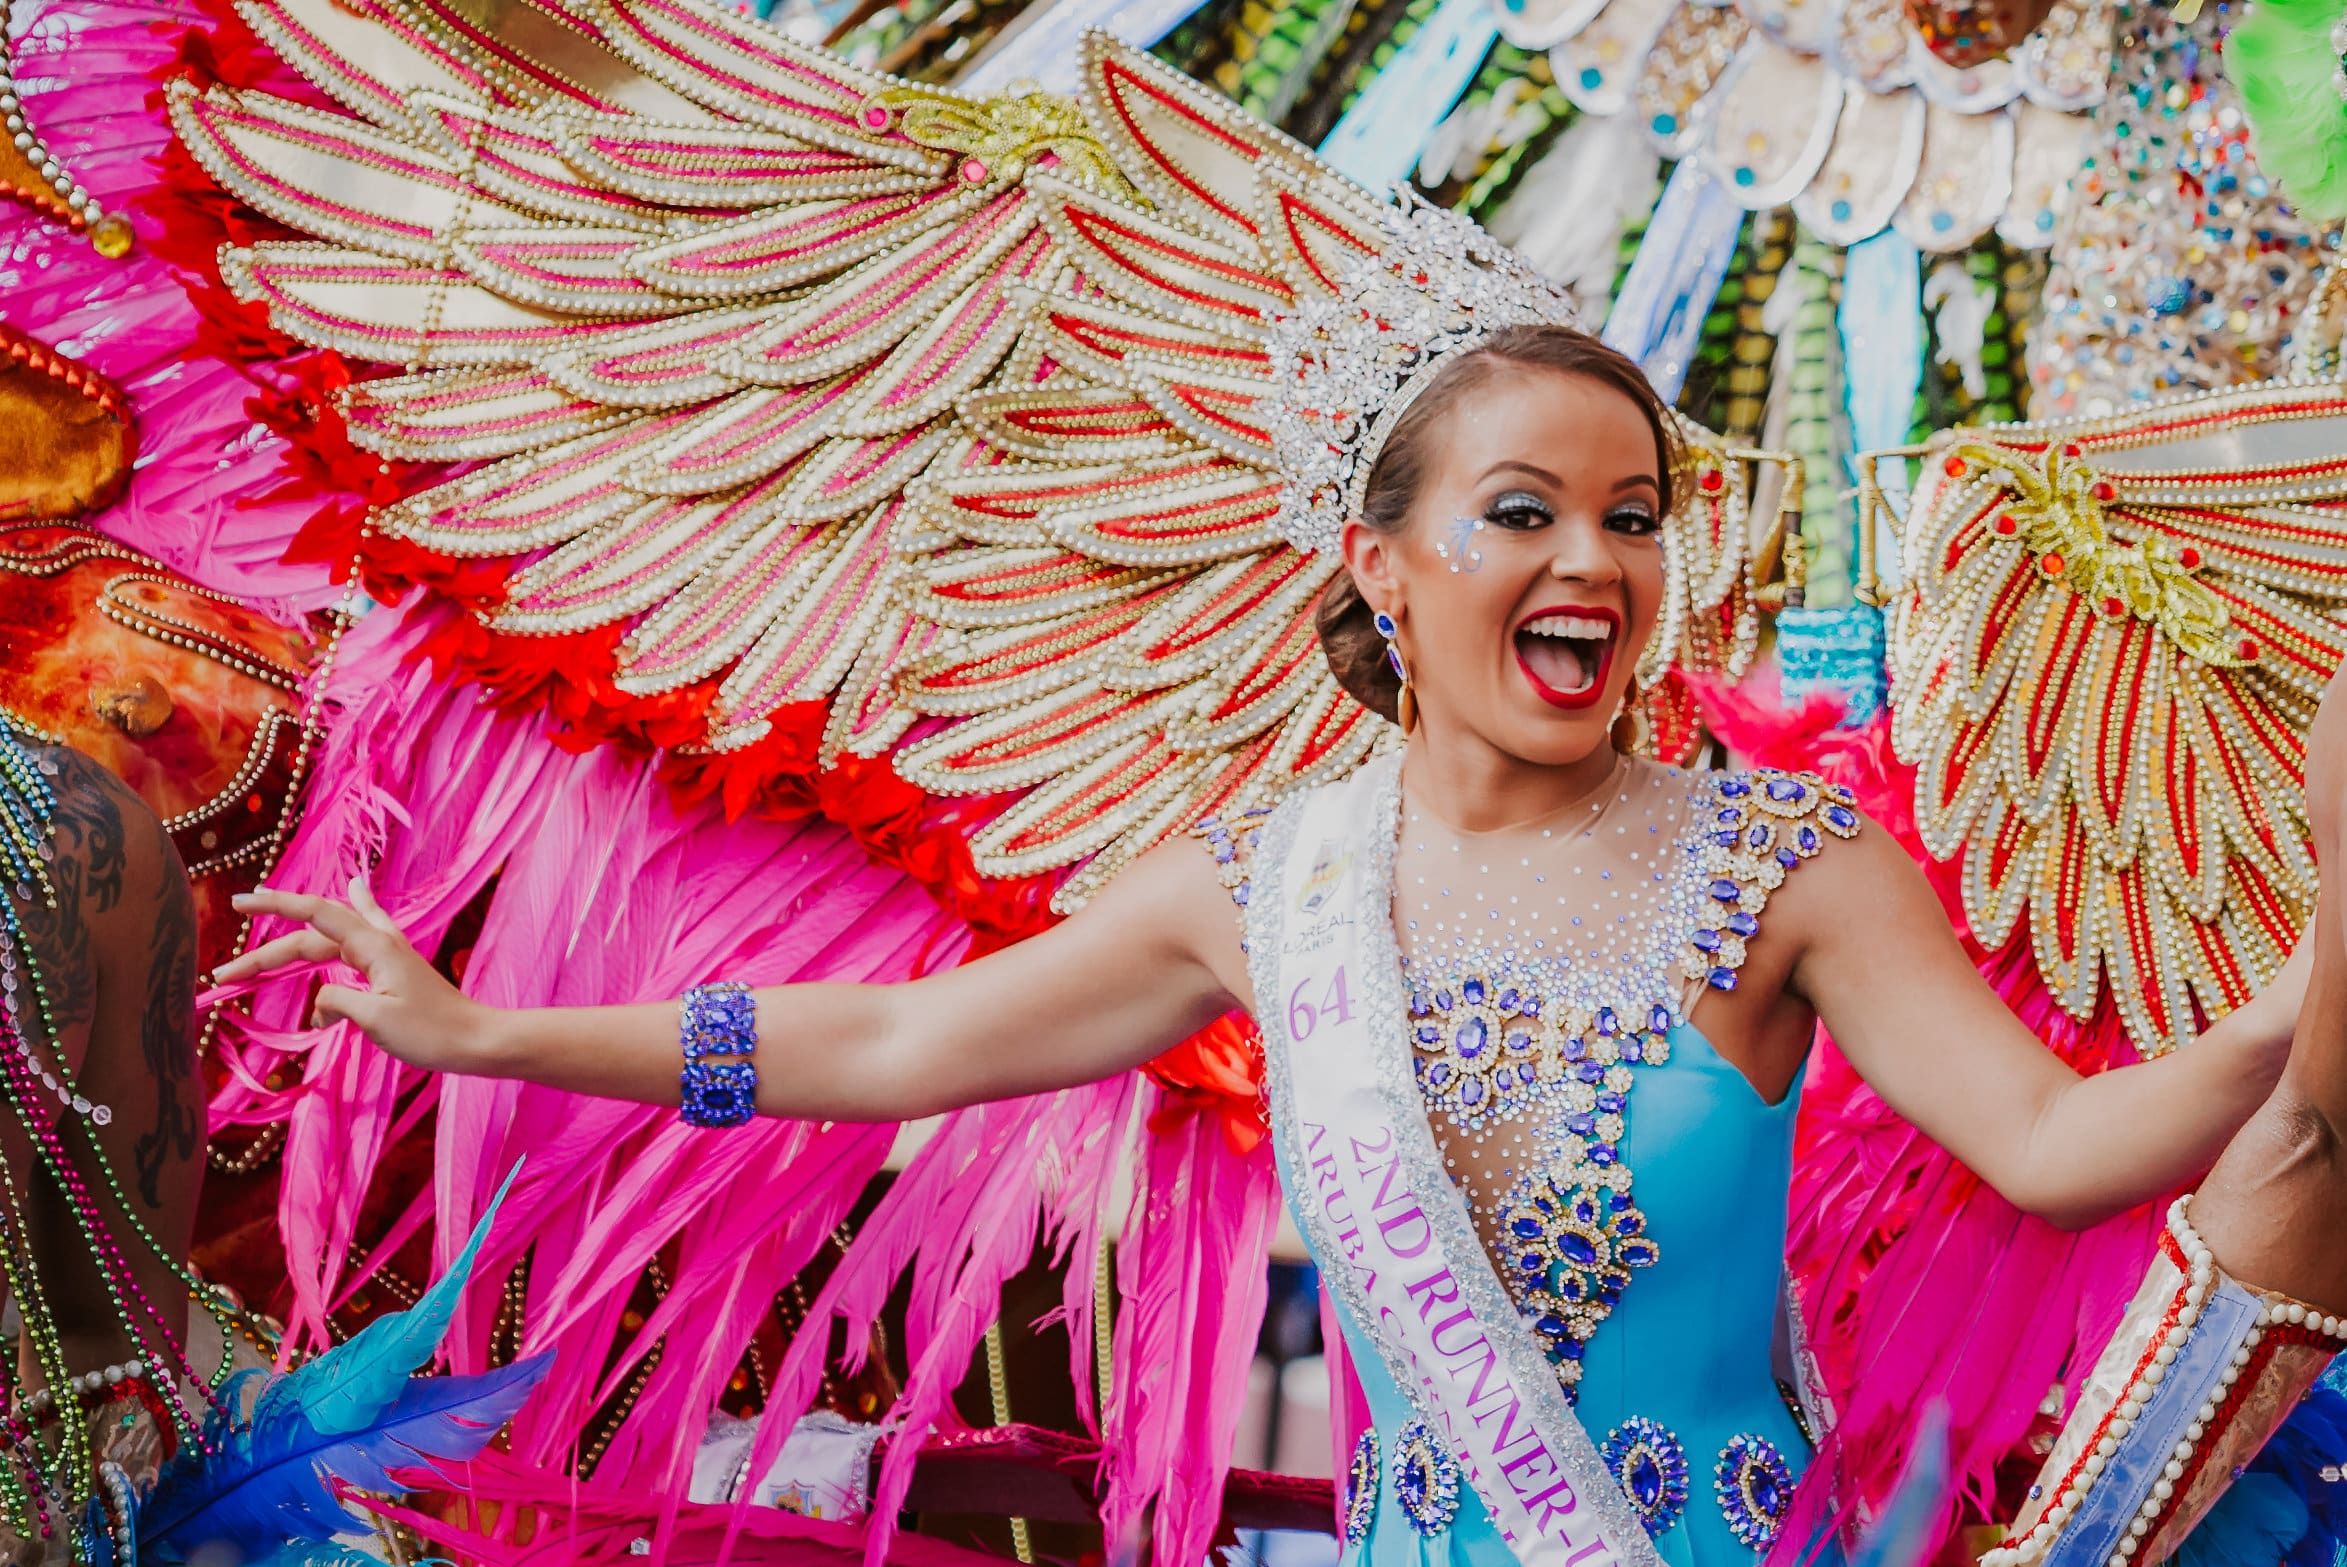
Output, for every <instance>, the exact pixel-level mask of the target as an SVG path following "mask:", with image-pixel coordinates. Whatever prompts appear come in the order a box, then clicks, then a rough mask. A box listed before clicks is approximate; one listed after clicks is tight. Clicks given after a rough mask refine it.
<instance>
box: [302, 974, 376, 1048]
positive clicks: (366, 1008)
mask: <svg viewBox="0 0 2347 1567" xmlns="http://www.w3.org/2000/svg"><path fill="white" fill-rule="evenodd" d="M386 1004H387V1003H386V1001H385V998H384V997H382V996H378V995H376V994H374V993H373V992H372V991H366V990H353V989H351V988H350V987H349V986H348V985H321V986H319V987H318V997H317V999H316V1000H315V1001H313V1002H311V1003H310V1026H311V1027H312V1028H324V1027H325V1026H326V1025H327V1024H329V1023H340V1022H345V1021H347V1022H352V1023H356V1024H357V1025H358V1026H359V1031H360V1032H361V1033H363V1034H366V1035H368V1036H369V1037H371V1038H378V1039H379V1038H380V1036H379V1035H377V1034H376V1029H377V1027H378V1026H380V1025H381V1023H382V1022H383V1009H384V1007H385V1005H386Z"/></svg>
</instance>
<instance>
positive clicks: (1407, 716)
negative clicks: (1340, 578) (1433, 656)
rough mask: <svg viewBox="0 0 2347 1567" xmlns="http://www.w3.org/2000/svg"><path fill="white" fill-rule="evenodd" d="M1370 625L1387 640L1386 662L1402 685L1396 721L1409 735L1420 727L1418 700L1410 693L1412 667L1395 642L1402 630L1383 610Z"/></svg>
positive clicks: (1396, 703) (1371, 618)
mask: <svg viewBox="0 0 2347 1567" xmlns="http://www.w3.org/2000/svg"><path fill="white" fill-rule="evenodd" d="M1369 623H1370V624H1371V625H1373V626H1375V627H1376V628H1377V634H1378V635H1379V636H1381V637H1383V638H1385V661H1386V662H1387V663H1388V664H1391V665H1392V666H1393V671H1394V678H1395V679H1397V680H1399V681H1400V682H1401V683H1402V689H1401V690H1400V691H1399V692H1398V693H1396V694H1395V696H1394V721H1395V722H1396V723H1399V724H1400V725H1401V726H1402V733H1404V734H1408V733H1409V732H1410V731H1411V730H1413V729H1415V728H1417V727H1418V699H1417V697H1415V696H1413V695H1412V694H1411V692H1410V666H1409V665H1407V664H1405V663H1403V662H1402V647H1401V644H1400V643H1398V642H1396V641H1395V640H1394V638H1395V637H1396V636H1398V635H1399V634H1400V633H1401V629H1402V628H1401V627H1400V626H1397V625H1395V624H1394V618H1393V616H1391V615H1389V614H1387V613H1386V612H1385V611H1384V610H1382V609H1381V610H1379V611H1378V612H1377V613H1376V614H1374V615H1372V616H1370V617H1369Z"/></svg>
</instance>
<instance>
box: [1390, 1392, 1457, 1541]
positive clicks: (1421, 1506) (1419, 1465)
mask: <svg viewBox="0 0 2347 1567" xmlns="http://www.w3.org/2000/svg"><path fill="white" fill-rule="evenodd" d="M1393 1483H1394V1500H1395V1501H1396V1502H1398V1503H1400V1504H1401V1508H1402V1516H1403V1517H1404V1518H1405V1519H1407V1520H1409V1524H1410V1527H1411V1528H1413V1529H1415V1530H1417V1531H1418V1532H1419V1533H1420V1534H1422V1535H1437V1534H1440V1533H1442V1532H1443V1530H1445V1529H1448V1528H1449V1527H1450V1526H1451V1520H1452V1519H1454V1518H1456V1517H1458V1516H1459V1461H1458V1460H1457V1459H1455V1458H1453V1457H1451V1453H1450V1449H1449V1448H1447V1447H1445V1446H1443V1445H1442V1443H1441V1442H1440V1441H1438V1440H1437V1439H1436V1438H1435V1435H1434V1432H1433V1431H1431V1430H1430V1429H1428V1427H1427V1424H1426V1422H1425V1421H1423V1420H1413V1421H1411V1422H1410V1423H1409V1424H1408V1425H1406V1426H1404V1427H1402V1430H1401V1435H1400V1436H1399V1437H1397V1438H1396V1439H1395V1441H1394V1456H1393Z"/></svg>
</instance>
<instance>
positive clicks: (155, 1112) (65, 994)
mask: <svg viewBox="0 0 2347 1567" xmlns="http://www.w3.org/2000/svg"><path fill="white" fill-rule="evenodd" d="M41 754H43V755H45V756H47V757H48V758H49V759H50V760H52V761H54V762H55V763H56V764H57V769H58V771H57V777H56V778H55V779H54V780H53V782H54V784H55V786H56V790H57V799H58V807H57V814H56V819H55V820H56V839H55V848H56V859H55V860H54V862H52V864H51V865H50V868H49V869H50V877H51V880H52V881H53V883H54V884H55V887H56V893H57V907H56V908H55V909H54V910H51V909H48V908H46V907H44V906H42V905H40V904H39V903H38V902H35V903H34V904H33V905H31V906H29V907H27V906H24V905H19V913H20V914H21V915H22V916H23V917H24V923H25V929H26V934H27V936H28V937H29V938H30V941H31V945H32V948H33V952H32V956H33V958H34V960H35V962H37V963H38V964H39V965H40V972H41V981H42V986H43V989H44V991H45V993H46V995H47V997H48V1001H49V1008H50V1013H51V1016H52V1017H53V1019H54V1020H55V1023H56V1026H57V1030H58V1035H59V1038H58V1041H57V1043H58V1044H59V1045H60V1046H61V1047H62V1049H63V1054H64V1058H65V1064H66V1065H67V1067H68V1068H69V1069H70V1071H71V1074H72V1079H73V1082H72V1088H73V1091H75V1092H77V1093H79V1094H81V1095H82V1096H83V1097H85V1098H87V1099H88V1100H89V1101H91V1103H92V1104H93V1105H105V1106H107V1107H108V1108H109V1109H110V1110H111V1111H112V1112H113V1113H112V1119H111V1120H110V1122H109V1123H108V1124H107V1125H106V1126H104V1127H103V1128H101V1129H100V1130H99V1134H98V1136H99V1144H100V1148H101V1149H102V1151H103V1155H104V1165H105V1166H106V1167H107V1168H103V1169H102V1168H100V1162H99V1160H98V1159H96V1158H94V1157H93V1156H92V1154H91V1151H90V1146H89V1138H88V1136H87V1134H86V1127H85V1126H83V1125H79V1124H75V1123H77V1122H79V1121H80V1120H81V1118H80V1117H79V1116H76V1115H74V1114H73V1113H72V1112H70V1111H66V1112H65V1114H64V1119H63V1120H61V1121H60V1122H59V1123H58V1124H59V1128H60V1130H61V1131H62V1132H63V1133H64V1139H63V1140H64V1145H65V1147H66V1148H68V1149H69V1150H71V1152H72V1154H73V1157H74V1159H75V1162H76V1164H77V1165H78V1166H79V1168H80V1169H81V1172H82V1175H83V1178H84V1180H85V1181H86V1182H87V1184H88V1185H89V1187H90V1188H91V1190H93V1191H94V1192H97V1193H100V1194H101V1196H100V1199H99V1200H100V1201H101V1202H102V1203H104V1204H105V1205H106V1207H107V1208H108V1209H109V1210H110V1211H109V1212H108V1214H107V1220H108V1224H109V1227H110V1228H112V1229H113V1230H114V1232H115V1235H116V1238H117V1240H118V1242H119V1243H120V1245H121V1246H122V1249H123V1251H124V1253H125V1254H126V1255H127V1256H128V1257H129V1258H130V1260H131V1266H132V1270H133V1273H134V1275H135V1278H136V1281H137V1283H138V1285H139V1287H140V1288H141V1289H142V1290H143V1291H145V1293H146V1295H147V1297H148V1298H149V1299H150V1300H152V1301H154V1302H155V1303H156V1304H157V1305H158V1306H160V1307H162V1308H163V1309H165V1310H166V1311H167V1312H169V1313H170V1314H171V1320H172V1326H173V1330H174V1331H175V1332H179V1333H184V1331H185V1322H184V1316H185V1312H186V1307H187V1292H186V1290H185V1288H184V1287H183V1286H182V1285H181V1284H180V1283H179V1281H178V1280H177V1278H176V1277H175V1275H174V1273H173V1271H172V1269H171V1267H170V1265H169V1263H168V1262H166V1261H165V1260H164V1259H162V1258H159V1257H156V1256H154V1255H152V1253H151V1251H150V1248H149V1247H148V1246H146V1245H144V1244H142V1243H141V1242H140V1241H139V1239H138V1236H137V1232H138V1229H139V1228H142V1227H143V1228H144V1229H145V1230H146V1231H147V1233H148V1234H149V1235H151V1236H152V1237H153V1238H154V1241H155V1242H156V1243H157V1244H158V1245H159V1246H160V1247H162V1248H163V1249H164V1250H165V1251H167V1252H168V1253H169V1254H170V1256H171V1258H173V1259H175V1260H177V1259H184V1258H185V1257H186V1255H187V1247H188V1242H189V1237H190V1235H191V1234H192V1232H193V1228H194V1222H195V1207H196V1195H197V1191H198V1189H199V1187H200V1185H201V1183H202V1179H203V1170H204V1101H203V1081H202V1075H201V1074H200V1072H199V1071H198V1070H197V1066H196V1059H195V1037H194V1031H193V1020H194V1010H195V963H196V922H195V901H194V898H193V896H192V895H191V894H190V892H189V889H188V882H187V872H186V870H185V868H184V867H182V865H181V864H180V860H179V855H178V852H177V851H176V850H175V849H174V848H173V847H172V844H171V839H170V837H169V835H168V834H166V833H165V832H164V830H163V825H162V823H161V822H159V821H158V820H156V818H155V815H154V813H153V812H151V811H150V810H148V809H147V807H146V806H145V805H144V804H143V803H141V802H140V801H139V799H138V797H137V796H135V795H133V794H132V793H131V792H130V790H129V788H128V787H127V786H125V785H124V784H123V783H122V782H121V781H120V780H119V779H117V778H116V777H115V776H114V775H113V774H112V773H110V772H108V771H106V769H104V768H103V767H100V766H99V765H98V764H97V763H95V762H93V761H91V760H90V759H89V758H87V757H85V756H82V755H81V754H80V753H78V752H75V751H69V750H62V749H59V750H48V751H45V752H43V753H41ZM36 1048H41V1049H42V1051H43V1054H44V1055H47V1053H48V1052H47V1049H46V1047H45V1045H43V1044H38V1043H37V1045H36ZM46 1108H47V1109H48V1110H51V1111H56V1110H59V1109H61V1108H62V1107H61V1106H58V1105H57V1104H56V1103H55V1102H54V1101H52V1102H51V1103H50V1104H49V1105H48V1106H47V1107H46ZM8 1120H9V1121H10V1123H11V1124H10V1126H9V1127H8V1134H9V1135H8V1152H9V1157H10V1173H11V1175H12V1176H13V1177H14V1181H15V1186H16V1189H17V1192H18V1193H19V1194H20V1196H21V1197H22V1198H23V1200H24V1201H25V1204H26V1209H27V1213H26V1216H27V1219H28V1221H29V1226H30V1229H31V1234H32V1238H33V1244H34V1247H35V1251H36V1256H37V1260H38V1266H39V1269H40V1275H41V1279H42V1283H43V1287H44V1288H45V1289H47V1290H48V1291H49V1292H50V1307H51V1310H52V1311H53V1312H54V1314H55V1317H56V1320H57V1323H58V1325H59V1328H60V1329H61V1331H62V1332H63V1333H64V1335H65V1338H66V1346H65V1348H66V1355H67V1357H68V1360H69V1362H70V1363H72V1364H73V1365H74V1366H75V1367H76V1369H77V1370H88V1369H94V1368H96V1367H100V1366H105V1365H109V1364H112V1363H114V1362H117V1361H120V1360H123V1359H125V1358H127V1357H128V1356H129V1355H130V1354H131V1353H132V1346H131V1343H130V1341H129V1340H128V1338H127V1337H126V1336H125V1335H124V1334H123V1333H122V1331H121V1329H120V1327H119V1325H118V1324H117V1323H116V1320H115V1309H114V1305H113V1301H112V1299H111V1298H110V1295H109V1293H108V1290H107V1288H106V1281H105V1278H104V1276H103V1274H101V1273H100V1272H99V1270H98V1268H97V1267H96V1265H95V1263H94V1262H93V1260H92V1258H91V1256H90V1252H89V1245H88V1242H87V1241H86V1240H85V1239H84V1237H83V1236H82V1234H81V1231H80V1228H79V1226H78V1225H77V1224H76V1223H75V1220H74V1216H73V1212H72V1209H71V1208H70V1207H69V1206H68V1205H67V1204H66V1202H65V1201H64V1199H63V1196H62V1194H61V1193H60V1191H59V1190H58V1187H57V1184H56V1182H55V1180H54V1178H53V1177H51V1176H49V1175H48V1174H46V1173H35V1170H34V1165H33V1159H32V1149H31V1146H30V1144H29V1142H28V1141H27V1140H26V1138H25V1136H24V1133H23V1130H22V1127H21V1125H20V1124H16V1123H17V1118H16V1117H14V1116H10V1117H8ZM109 1174H110V1175H111V1179H109ZM118 1204H120V1205H126V1206H127V1207H128V1209H129V1213H128V1215H127V1216H126V1215H124V1214H122V1213H121V1212H120V1211H119V1208H118V1206H117V1205H118ZM126 1217H127V1218H131V1219H135V1220H136V1221H137V1224H136V1225H133V1224H130V1223H127V1222H125V1219H126Z"/></svg>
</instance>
